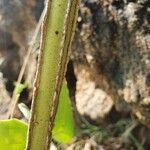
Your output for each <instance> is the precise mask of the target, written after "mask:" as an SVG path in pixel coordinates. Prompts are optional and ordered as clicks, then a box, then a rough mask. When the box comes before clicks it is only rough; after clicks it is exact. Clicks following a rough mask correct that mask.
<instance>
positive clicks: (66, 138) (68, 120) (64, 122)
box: [53, 82, 75, 143]
mask: <svg viewBox="0 0 150 150" xmlns="http://www.w3.org/2000/svg"><path fill="white" fill-rule="evenodd" d="M74 136H75V123H74V118H73V112H72V107H71V102H70V98H69V91H68V88H67V83H66V82H65V83H64V84H63V87H62V89H61V93H60V101H59V106H58V111H57V114H56V118H55V126H54V129H53V138H54V139H55V140H56V141H58V142H61V143H68V142H70V141H71V140H72V139H73V137H74Z"/></svg>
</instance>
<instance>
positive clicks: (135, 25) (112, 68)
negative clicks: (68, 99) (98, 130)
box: [72, 0, 150, 124]
mask: <svg viewBox="0 0 150 150" xmlns="http://www.w3.org/2000/svg"><path fill="white" fill-rule="evenodd" d="M72 59H73V61H74V62H75V64H76V65H75V66H76V67H75V68H76V70H78V72H82V71H83V70H85V67H86V68H87V69H86V70H87V71H88V73H89V74H90V75H89V78H90V80H92V81H94V83H95V86H96V87H98V88H100V89H102V90H103V91H105V92H106V93H107V94H108V95H109V96H110V97H111V98H112V99H113V100H114V101H116V103H118V101H119V103H118V104H119V105H117V108H118V109H121V111H122V109H123V110H124V111H126V110H128V109H127V108H128V106H130V107H131V110H132V111H133V113H134V114H135V115H136V116H137V117H138V119H140V120H141V121H142V122H144V123H146V124H150V2H149V1H148V0H126V1H125V0H120V1H118V0H100V1H99V0H84V1H82V4H81V9H80V16H79V18H78V29H77V33H76V37H75V41H74V47H73V53H72ZM79 66H80V67H79ZM81 66H82V67H81ZM79 68H80V69H79ZM81 68H82V69H81ZM77 76H78V74H77ZM80 101H81V99H80ZM123 101H125V102H126V104H123V105H122V106H123V107H120V106H121V105H120V103H122V102H123ZM118 106H119V107H118ZM87 107H88V106H87ZM93 109H95V107H93Z"/></svg>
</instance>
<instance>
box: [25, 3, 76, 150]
mask: <svg viewBox="0 0 150 150" xmlns="http://www.w3.org/2000/svg"><path fill="white" fill-rule="evenodd" d="M78 4H79V0H48V1H47V4H46V7H47V12H46V16H45V20H44V23H43V30H42V38H41V39H42V40H41V51H40V56H39V63H38V69H37V70H38V71H37V75H36V80H35V86H34V96H33V104H32V115H31V119H30V125H29V131H28V137H27V146H26V150H48V149H49V145H50V141H51V131H52V128H53V122H54V118H55V115H56V111H57V105H58V98H59V93H60V89H61V85H62V82H63V78H64V74H65V70H66V65H67V60H68V54H69V49H70V45H71V41H72V37H73V33H74V29H75V20H76V16H77V8H78Z"/></svg>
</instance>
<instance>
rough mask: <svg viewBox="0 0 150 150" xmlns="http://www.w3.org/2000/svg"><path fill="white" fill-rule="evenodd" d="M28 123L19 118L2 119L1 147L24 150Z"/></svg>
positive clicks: (2, 149) (4, 149)
mask: <svg viewBox="0 0 150 150" xmlns="http://www.w3.org/2000/svg"><path fill="white" fill-rule="evenodd" d="M26 133H27V125H26V124H25V123H23V122H21V121H19V120H17V119H12V120H1V121H0V149H1V150H24V149H25V142H26Z"/></svg>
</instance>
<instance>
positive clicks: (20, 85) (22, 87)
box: [14, 82, 27, 95]
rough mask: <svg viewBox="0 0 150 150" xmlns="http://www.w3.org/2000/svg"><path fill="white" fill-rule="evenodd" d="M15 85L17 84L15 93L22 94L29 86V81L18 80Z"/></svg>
mask: <svg viewBox="0 0 150 150" xmlns="http://www.w3.org/2000/svg"><path fill="white" fill-rule="evenodd" d="M14 86H15V89H14V93H15V94H16V95H18V94H19V95H20V94H21V93H22V91H23V90H24V89H25V88H27V83H24V84H22V83H18V82H14Z"/></svg>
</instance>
